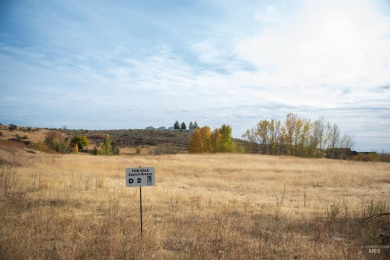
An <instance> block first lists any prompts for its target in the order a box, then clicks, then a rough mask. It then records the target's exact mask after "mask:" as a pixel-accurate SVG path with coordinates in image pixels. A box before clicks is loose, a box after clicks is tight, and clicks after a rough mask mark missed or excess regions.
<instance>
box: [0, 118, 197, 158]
mask: <svg viewBox="0 0 390 260" xmlns="http://www.w3.org/2000/svg"><path fill="white" fill-rule="evenodd" d="M10 126H11V125H10ZM10 126H8V125H0V141H1V142H2V143H3V144H4V143H7V144H8V145H13V146H20V147H23V146H26V147H27V146H28V145H29V144H36V143H39V142H43V141H44V140H45V135H46V134H47V132H48V131H50V130H57V131H61V132H63V133H64V134H66V135H67V137H68V138H72V137H73V136H76V135H86V136H87V137H88V139H89V141H90V145H89V149H94V148H95V146H99V145H100V144H101V143H102V142H103V141H104V137H105V135H110V136H111V138H112V139H113V140H114V142H115V144H116V145H117V146H118V147H119V148H120V149H121V153H122V154H123V153H124V154H126V153H135V152H136V149H138V152H140V149H141V150H143V153H157V154H158V153H178V152H186V151H187V149H188V142H189V139H190V137H191V133H190V132H187V131H170V130H163V131H160V130H142V129H135V130H133V129H120V130H83V129H80V130H75V129H40V128H31V127H18V126H14V127H10Z"/></svg>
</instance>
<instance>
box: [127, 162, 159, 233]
mask: <svg viewBox="0 0 390 260" xmlns="http://www.w3.org/2000/svg"><path fill="white" fill-rule="evenodd" d="M155 183H156V175H155V171H154V167H141V166H140V167H139V168H127V169H126V186H127V187H139V213H140V219H141V237H142V231H143V225H142V186H154V185H156V184H155Z"/></svg>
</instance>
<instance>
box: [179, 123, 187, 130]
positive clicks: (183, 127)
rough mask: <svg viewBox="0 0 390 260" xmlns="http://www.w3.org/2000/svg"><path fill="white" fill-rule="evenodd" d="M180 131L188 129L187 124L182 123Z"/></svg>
mask: <svg viewBox="0 0 390 260" xmlns="http://www.w3.org/2000/svg"><path fill="white" fill-rule="evenodd" d="M180 129H181V130H186V129H187V126H186V123H184V122H182V123H181V127H180Z"/></svg>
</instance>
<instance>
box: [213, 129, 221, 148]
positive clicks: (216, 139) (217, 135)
mask: <svg viewBox="0 0 390 260" xmlns="http://www.w3.org/2000/svg"><path fill="white" fill-rule="evenodd" d="M221 142H222V135H221V131H220V129H219V128H216V129H214V131H213V132H212V133H211V137H210V152H212V153H217V152H220V150H221Z"/></svg>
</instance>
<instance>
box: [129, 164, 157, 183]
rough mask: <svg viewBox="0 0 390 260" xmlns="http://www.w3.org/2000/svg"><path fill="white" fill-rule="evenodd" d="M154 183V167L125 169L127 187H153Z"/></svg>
mask: <svg viewBox="0 0 390 260" xmlns="http://www.w3.org/2000/svg"><path fill="white" fill-rule="evenodd" d="M155 182H156V175H155V174H154V167H142V168H141V167H140V168H127V169H126V186H127V187H142V186H154V185H155Z"/></svg>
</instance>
